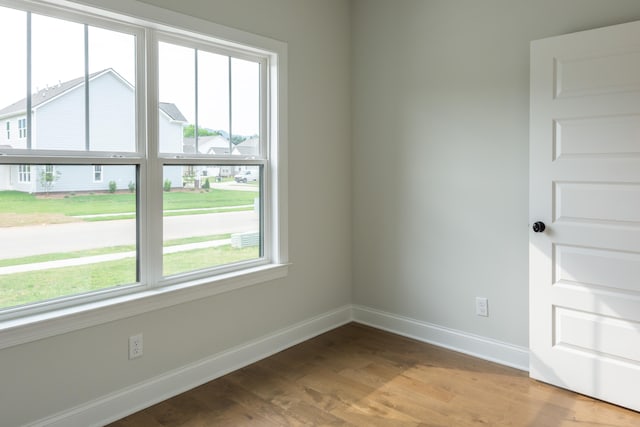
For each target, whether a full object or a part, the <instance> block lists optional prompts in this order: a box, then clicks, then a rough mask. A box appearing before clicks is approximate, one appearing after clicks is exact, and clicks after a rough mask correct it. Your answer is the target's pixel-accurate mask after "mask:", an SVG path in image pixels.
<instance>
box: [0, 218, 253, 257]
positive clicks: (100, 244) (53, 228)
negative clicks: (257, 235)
mask: <svg viewBox="0 0 640 427" xmlns="http://www.w3.org/2000/svg"><path fill="white" fill-rule="evenodd" d="M258 227H259V219H258V214H257V213H255V212H254V211H240V212H221V213H212V214H201V215H182V216H169V217H166V218H164V237H165V239H179V238H183V237H192V236H206V235H211V234H225V233H240V232H244V231H255V230H258ZM135 241H136V223H135V220H132V219H123V220H117V221H96V222H72V223H67V224H52V225H34V226H27V227H6V228H0V259H7V258H19V257H24V256H29V255H39V254H48V253H54V252H70V251H81V250H86V249H95V248H104V247H109V246H118V245H132V244H135Z"/></svg>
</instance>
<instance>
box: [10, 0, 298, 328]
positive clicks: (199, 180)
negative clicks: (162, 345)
mask: <svg viewBox="0 0 640 427" xmlns="http://www.w3.org/2000/svg"><path fill="white" fill-rule="evenodd" d="M10 3H11V4H18V5H19V6H18V7H24V8H26V9H29V8H30V7H31V5H32V4H33V3H32V2H30V1H21V0H12V2H10ZM82 9H83V10H76V9H75V8H74V6H73V4H72V2H71V3H69V4H68V5H66V4H65V5H55V6H54V5H49V4H47V2H44V3H38V5H37V13H36V12H35V11H31V12H30V11H19V10H12V9H10V8H7V7H0V38H1V39H2V40H4V41H5V42H6V43H4V44H3V53H4V54H5V56H4V57H5V58H9V59H10V60H8V61H5V62H6V64H5V63H2V64H1V65H0V126H1V128H0V129H1V130H0V132H1V133H0V242H5V244H3V245H0V320H2V319H7V318H14V317H17V316H22V315H23V314H24V315H31V314H38V313H41V312H46V311H48V310H50V309H58V308H60V307H66V306H70V305H72V304H76V303H77V304H83V303H85V302H87V301H92V300H94V299H106V298H110V297H111V296H113V295H121V294H123V293H128V292H135V291H137V290H149V289H153V288H156V287H161V286H171V285H173V284H176V283H180V284H185V285H190V283H189V281H190V280H193V279H196V278H197V279H202V278H204V277H210V278H211V279H212V280H211V282H215V280H214V279H215V278H216V277H218V278H222V279H223V280H224V276H220V274H222V273H227V272H230V271H234V272H242V271H243V270H244V269H247V268H253V267H256V266H259V265H264V264H267V263H269V262H272V261H273V262H281V261H282V259H280V258H279V256H280V255H281V254H280V252H282V253H285V254H286V248H285V249H284V250H283V251H280V249H279V245H280V244H281V243H280V240H278V239H272V237H271V230H274V229H278V227H279V224H276V223H275V221H276V219H277V218H278V217H279V214H278V212H277V209H270V210H269V214H268V215H267V218H268V220H269V221H272V222H273V223H269V224H265V215H264V214H263V212H264V209H263V205H264V204H267V205H268V206H274V207H275V206H278V203H277V200H275V201H274V200H271V197H272V194H273V192H272V191H271V187H270V185H275V184H273V183H274V182H275V183H276V184H277V182H278V180H277V177H276V176H275V173H276V171H281V170H282V169H281V168H279V167H277V166H278V165H274V166H276V167H273V168H271V167H270V166H271V164H270V161H271V159H270V156H269V155H268V153H264V152H261V151H260V149H261V148H260V147H261V144H260V138H261V137H264V135H260V130H261V129H262V128H266V125H267V123H262V122H261V120H263V119H265V118H268V119H269V123H275V122H276V120H277V121H278V126H280V125H282V123H280V120H279V119H278V117H277V116H276V115H275V114H274V115H271V116H268V115H267V114H266V112H265V111H262V110H261V109H262V107H263V106H264V105H268V102H267V101H268V100H266V99H262V98H261V96H262V95H261V94H263V93H264V94H268V93H269V91H268V90H266V89H267V88H265V87H261V85H262V84H264V83H266V82H269V81H270V80H269V79H270V78H271V77H270V76H269V75H267V74H266V68H263V66H262V65H261V64H263V63H267V55H266V54H264V55H263V54H258V53H256V52H257V51H256V48H258V49H259V47H258V46H259V45H260V44H261V43H260V42H259V41H256V47H255V48H251V49H247V50H246V51H245V50H244V49H243V48H242V47H241V46H240V45H239V44H237V43H233V44H232V45H231V44H229V43H227V42H225V41H222V40H220V41H218V42H214V41H212V40H211V39H210V38H209V37H203V36H200V35H199V34H192V35H191V36H188V35H187V33H186V32H185V31H183V30H180V31H179V34H178V32H176V33H173V32H172V31H171V30H170V29H166V30H157V29H156V25H155V24H148V25H147V24H144V23H143V22H142V21H141V20H140V19H137V20H136V23H131V22H130V20H129V19H128V18H125V19H122V20H119V19H118V18H117V17H116V16H115V15H111V14H110V16H108V17H105V18H104V19H103V18H102V17H101V12H100V11H99V10H94V11H93V12H91V13H90V14H87V13H89V12H86V11H85V10H84V7H83V8H82ZM239 34H244V33H239ZM147 36H149V39H147ZM211 36H213V35H211ZM245 36H249V35H246V34H244V36H242V37H245ZM239 37H240V36H239ZM249 39H251V37H249ZM151 40H161V41H160V42H159V43H158V44H157V46H155V47H151V51H152V52H148V51H147V47H150V46H151V45H150V44H149V43H150V42H151ZM256 40H257V39H256ZM181 44H184V46H183V45H181ZM156 47H157V53H158V64H157V69H156V68H155V67H156V64H155V63H154V62H153V61H151V62H146V61H147V60H148V59H149V58H150V57H155V53H156ZM240 58H243V59H240ZM140 64H145V66H144V67H143V68H142V69H140V68H138V69H136V67H137V66H139V65H140ZM156 73H157V74H156ZM274 74H275V73H274ZM156 75H157V79H156V78H155V77H156ZM138 88H144V93H149V94H155V93H158V96H159V99H158V105H157V107H153V108H151V109H150V110H149V109H148V108H147V106H146V105H145V102H146V100H145V97H144V96H142V95H143V93H142V92H138V91H137V90H138ZM151 98H155V96H151ZM155 118H158V121H156V120H155ZM156 123H158V126H157V128H156V127H155V125H156ZM151 126H153V127H151ZM283 128H286V126H284V127H283ZM138 135H141V136H143V138H138ZM265 142H266V141H265ZM269 142H271V141H269ZM264 145H265V146H267V147H268V146H270V144H264ZM156 148H157V149H158V151H159V154H160V155H156V154H158V153H155V152H151V150H152V149H153V150H156ZM191 156H192V157H191ZM204 156H209V157H208V158H207V157H204ZM190 157H191V158H190ZM265 170H269V171H272V172H271V175H270V176H271V177H272V178H273V179H269V180H266V183H265V180H264V179H263V177H264V171H265ZM278 173H280V172H278ZM282 174H283V175H286V174H285V173H284V172H282ZM267 184H268V185H267ZM139 189H141V190H144V191H145V194H141V195H139V194H138V191H139ZM160 200H162V203H163V207H162V209H160V208H159V206H158V207H156V202H158V205H159V202H160ZM140 212H144V215H140V214H139V213H140ZM265 230H267V231H266V232H265ZM160 241H161V242H162V243H160ZM160 244H162V248H160V247H158V246H159V245H160ZM154 245H158V246H154ZM265 248H267V250H266V251H265ZM279 251H280V252H279ZM265 252H266V255H265ZM199 282H200V280H198V283H199ZM191 284H194V285H195V284H196V282H193V283H191ZM211 285H213V283H211ZM95 291H100V292H95ZM112 291H113V292H112ZM85 294H87V295H85ZM70 297H73V298H70ZM23 306H24V307H23ZM15 307H19V309H16V310H14V309H13V308H15Z"/></svg>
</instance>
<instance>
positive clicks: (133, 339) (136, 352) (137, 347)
mask: <svg viewBox="0 0 640 427" xmlns="http://www.w3.org/2000/svg"><path fill="white" fill-rule="evenodd" d="M142 344H143V343H142V334H137V335H132V336H130V337H129V359H135V358H138V357H142V349H143V346H142Z"/></svg>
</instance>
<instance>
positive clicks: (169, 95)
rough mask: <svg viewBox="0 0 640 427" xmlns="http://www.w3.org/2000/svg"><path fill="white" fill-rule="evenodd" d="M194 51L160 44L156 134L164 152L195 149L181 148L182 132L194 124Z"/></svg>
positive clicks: (191, 149) (191, 147)
mask: <svg viewBox="0 0 640 427" xmlns="http://www.w3.org/2000/svg"><path fill="white" fill-rule="evenodd" d="M195 61H196V58H195V51H194V50H193V49H189V48H186V47H182V46H176V45H173V44H170V43H159V46H158V63H159V69H158V73H159V84H158V95H159V100H160V106H159V112H158V114H159V117H158V119H159V124H158V125H159V134H160V141H159V144H160V147H159V149H160V151H161V152H163V153H183V152H194V151H193V150H194V148H193V147H194V145H191V146H190V147H188V148H187V147H183V143H184V134H185V132H187V131H188V130H189V128H191V130H193V126H194V125H195V117H196V113H195V110H196V93H195V90H194V89H195V69H196V68H195Z"/></svg>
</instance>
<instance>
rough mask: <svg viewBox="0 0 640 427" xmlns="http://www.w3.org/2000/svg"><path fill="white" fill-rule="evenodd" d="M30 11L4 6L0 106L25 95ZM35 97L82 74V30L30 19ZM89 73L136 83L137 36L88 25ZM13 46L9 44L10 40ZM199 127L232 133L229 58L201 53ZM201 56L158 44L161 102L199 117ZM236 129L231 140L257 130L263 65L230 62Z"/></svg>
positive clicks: (35, 17)
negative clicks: (115, 74)
mask: <svg viewBox="0 0 640 427" xmlns="http://www.w3.org/2000/svg"><path fill="white" fill-rule="evenodd" d="M26 21H27V18H26V13H25V12H22V11H17V10H13V9H9V8H4V7H0V40H2V41H3V42H2V43H1V46H2V49H1V50H0V52H2V61H0V108H4V107H6V106H7V105H10V104H12V103H14V102H16V101H19V100H21V99H24V98H25V96H26V93H27V81H26V80H27V78H26V76H27V49H26V46H27V43H26V34H27V29H26V28H27V25H26ZM31 30H32V34H31V40H32V41H31V52H32V54H31V63H32V66H31V79H32V90H31V92H32V93H35V92H36V91H37V90H39V89H44V88H46V87H47V86H54V85H56V84H58V83H59V82H65V81H68V80H72V79H75V78H78V77H81V76H83V75H84V61H85V59H84V26H83V25H81V24H76V23H73V22H69V21H62V20H59V19H55V18H49V17H45V16H42V15H38V14H32V18H31ZM88 34H89V37H88V40H89V43H88V47H89V49H88V50H89V55H88V58H89V61H88V62H89V73H93V72H96V71H100V70H103V69H105V68H113V69H114V70H115V71H116V72H118V73H119V74H120V75H121V76H122V77H124V78H125V79H126V80H127V81H128V82H130V83H132V84H134V85H135V36H133V35H130V34H124V33H119V32H115V31H110V30H105V29H101V28H98V27H93V26H90V27H89V32H88ZM7 41H9V42H7ZM197 61H198V67H197V68H198V85H197V86H198V87H197V93H198V95H197V96H198V124H199V126H201V127H207V128H210V129H215V130H224V131H226V132H229V126H230V124H229V116H230V114H229V68H230V67H229V58H228V57H226V56H221V55H217V54H214V53H210V52H205V51H198V53H197ZM195 62H196V52H195V50H194V49H191V48H185V47H182V46H175V45H172V44H169V43H160V45H159V75H160V83H159V99H160V101H161V102H171V103H174V104H176V106H177V107H178V108H179V109H180V111H181V112H182V114H183V115H184V116H185V117H186V118H187V120H188V121H189V123H194V122H195V120H196V101H195V100H196V84H195V70H196V67H195ZM231 76H232V78H231V93H232V102H231V117H232V120H231V126H232V132H233V134H234V135H244V136H250V135H256V134H258V133H259V95H258V94H259V65H258V64H257V63H255V62H250V61H245V60H240V59H236V58H233V59H231Z"/></svg>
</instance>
